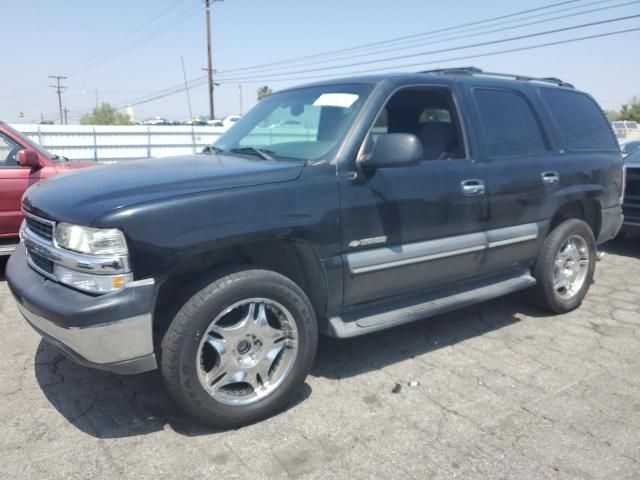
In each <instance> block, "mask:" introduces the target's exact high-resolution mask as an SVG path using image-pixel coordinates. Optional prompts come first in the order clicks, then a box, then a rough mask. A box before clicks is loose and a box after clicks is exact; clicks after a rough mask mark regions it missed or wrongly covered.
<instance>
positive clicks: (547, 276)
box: [536, 219, 597, 313]
mask: <svg viewBox="0 0 640 480" xmlns="http://www.w3.org/2000/svg"><path fill="white" fill-rule="evenodd" d="M572 236H579V237H581V238H582V239H584V241H585V243H586V245H587V249H588V250H589V267H588V270H587V276H586V278H585V281H584V283H583V285H582V287H580V290H578V292H576V294H575V295H573V296H572V297H571V298H562V297H561V296H560V295H559V294H558V292H557V291H556V289H555V288H554V287H553V272H554V266H555V259H556V256H557V255H558V252H559V251H560V248H561V247H562V245H563V244H564V242H565V241H566V240H567V239H569V238H570V237H572ZM543 250H546V251H544V252H543V255H542V258H541V262H539V264H538V265H536V279H537V281H538V283H539V284H541V287H542V288H543V290H544V292H545V294H546V296H547V298H548V300H549V303H550V306H551V307H552V309H553V310H554V311H556V312H558V313H561V312H568V311H571V310H574V309H576V308H577V307H579V306H580V304H581V303H582V300H583V299H584V297H585V295H586V294H587V291H588V290H589V287H590V286H591V283H592V282H593V277H594V273H595V268H596V259H597V257H596V241H595V238H594V235H593V232H592V231H591V228H590V227H589V225H587V224H586V223H585V222H583V221H582V220H578V219H571V220H567V221H565V222H563V223H561V224H560V225H558V226H557V227H556V228H555V229H554V230H553V231H552V232H551V233H550V234H549V236H548V237H547V240H546V241H545V244H544V246H543Z"/></svg>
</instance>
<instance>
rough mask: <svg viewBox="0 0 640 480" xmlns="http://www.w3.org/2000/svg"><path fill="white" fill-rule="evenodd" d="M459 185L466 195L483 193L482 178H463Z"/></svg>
mask: <svg viewBox="0 0 640 480" xmlns="http://www.w3.org/2000/svg"><path fill="white" fill-rule="evenodd" d="M460 186H461V187H462V193H464V194H465V195H467V196H473V195H483V194H484V182H483V181H482V180H478V179H477V178H472V179H470V180H463V181H462V182H460Z"/></svg>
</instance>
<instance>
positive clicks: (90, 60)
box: [69, 0, 184, 72]
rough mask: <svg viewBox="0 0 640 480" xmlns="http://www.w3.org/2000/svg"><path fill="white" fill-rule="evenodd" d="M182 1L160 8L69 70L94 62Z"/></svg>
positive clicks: (73, 70)
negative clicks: (154, 13) (151, 15)
mask: <svg viewBox="0 0 640 480" xmlns="http://www.w3.org/2000/svg"><path fill="white" fill-rule="evenodd" d="M182 2H184V0H178V1H177V2H174V3H172V4H171V5H169V6H168V7H167V8H165V9H163V10H161V11H160V12H159V13H157V14H156V15H154V16H153V17H151V18H150V19H148V20H146V21H145V22H144V23H143V24H140V25H139V26H137V27H136V28H134V29H133V30H131V31H130V32H129V33H127V34H126V35H124V36H123V37H121V38H120V39H118V40H116V41H115V42H113V43H112V44H110V45H109V46H107V47H105V48H103V49H101V50H99V51H98V52H96V53H94V54H93V55H92V56H91V57H88V58H86V59H85V60H83V61H81V62H78V63H77V64H75V65H74V66H72V67H71V68H70V69H69V70H70V71H71V72H76V71H78V68H79V67H80V66H81V65H84V64H90V63H94V62H95V57H97V56H100V55H102V54H103V53H105V52H108V51H109V50H111V49H112V48H114V47H116V46H118V45H120V44H121V43H122V42H124V41H125V40H127V39H129V38H131V37H132V36H134V35H135V34H137V33H138V32H140V30H142V29H144V28H146V27H148V26H149V25H151V24H152V23H153V22H154V21H156V20H157V19H158V18H160V17H162V16H163V15H164V14H166V13H167V12H168V11H169V10H172V9H173V8H175V7H176V6H178V5H179V4H181V3H182Z"/></svg>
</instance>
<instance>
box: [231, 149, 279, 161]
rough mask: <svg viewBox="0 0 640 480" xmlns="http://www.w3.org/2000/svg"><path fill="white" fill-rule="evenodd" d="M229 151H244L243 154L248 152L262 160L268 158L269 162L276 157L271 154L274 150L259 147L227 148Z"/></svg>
mask: <svg viewBox="0 0 640 480" xmlns="http://www.w3.org/2000/svg"><path fill="white" fill-rule="evenodd" d="M229 151H230V152H231V153H245V154H249V155H257V156H258V157H260V158H261V159H263V160H268V161H270V162H274V161H275V160H276V159H275V158H273V157H272V156H271V155H273V154H274V153H275V152H272V151H271V150H263V149H261V148H256V147H239V148H232V149H231V150H229Z"/></svg>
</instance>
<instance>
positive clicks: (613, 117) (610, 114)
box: [604, 110, 620, 122]
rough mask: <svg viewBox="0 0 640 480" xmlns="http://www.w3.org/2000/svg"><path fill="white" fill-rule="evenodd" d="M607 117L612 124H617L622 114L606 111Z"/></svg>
mask: <svg viewBox="0 0 640 480" xmlns="http://www.w3.org/2000/svg"><path fill="white" fill-rule="evenodd" d="M604 113H605V115H606V116H607V119H608V120H609V121H610V122H615V121H616V120H620V113H619V112H616V111H615V110H605V111H604Z"/></svg>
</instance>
